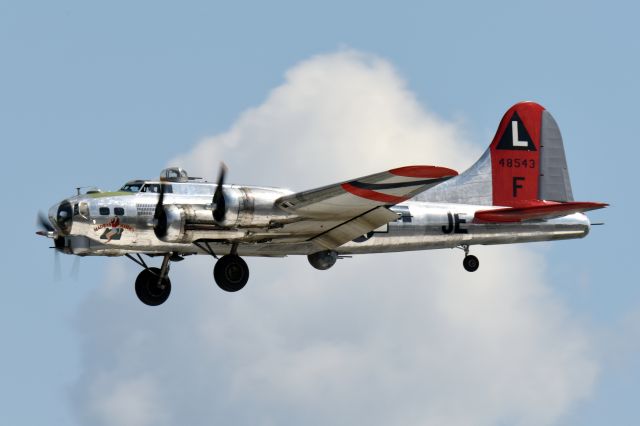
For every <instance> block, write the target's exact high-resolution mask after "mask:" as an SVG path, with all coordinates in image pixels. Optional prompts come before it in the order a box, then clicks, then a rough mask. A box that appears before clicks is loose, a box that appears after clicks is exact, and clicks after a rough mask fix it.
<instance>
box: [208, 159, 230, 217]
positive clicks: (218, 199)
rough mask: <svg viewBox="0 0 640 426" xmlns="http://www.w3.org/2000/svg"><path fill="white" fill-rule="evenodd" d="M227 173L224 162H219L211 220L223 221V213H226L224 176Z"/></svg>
mask: <svg viewBox="0 0 640 426" xmlns="http://www.w3.org/2000/svg"><path fill="white" fill-rule="evenodd" d="M226 174H227V166H225V164H224V163H220V173H219V174H218V185H217V186H216V191H215V192H214V193H213V200H211V203H212V204H215V208H214V209H213V220H215V221H216V222H218V223H220V222H223V221H224V217H225V214H226V213H227V203H226V201H225V198H224V188H223V185H224V177H225V175H226Z"/></svg>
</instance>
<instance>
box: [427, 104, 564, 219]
mask: <svg viewBox="0 0 640 426" xmlns="http://www.w3.org/2000/svg"><path fill="white" fill-rule="evenodd" d="M419 199H420V200H423V201H433V202H448V203H461V204H476V205H495V206H506V207H518V206H523V205H526V204H528V203H530V202H532V201H538V200H547V201H560V202H566V201H573V195H572V192H571V182H570V180H569V171H568V169H567V160H566V158H565V154H564V145H563V143H562V136H561V135H560V129H559V128H558V125H557V124H556V121H555V120H554V119H553V117H552V116H551V114H549V112H548V111H546V110H545V109H544V108H543V107H542V106H541V105H539V104H537V103H535V102H520V103H517V104H515V105H514V106H512V107H511V108H510V109H509V110H508V111H507V112H506V113H505V114H504V116H503V117H502V120H501V121H500V124H499V126H498V130H497V132H496V135H495V136H494V138H493V140H492V141H491V145H490V146H489V148H488V149H487V151H486V152H485V153H484V154H483V155H482V157H481V158H480V159H479V160H478V161H477V162H476V163H475V164H474V165H473V166H471V167H470V168H469V169H468V170H467V171H465V172H464V173H462V174H460V175H459V176H457V177H455V178H452V179H450V180H448V181H446V182H444V183H442V184H440V185H438V186H436V187H434V188H432V189H430V190H428V191H427V192H425V193H424V194H423V195H422V196H420V198H419Z"/></svg>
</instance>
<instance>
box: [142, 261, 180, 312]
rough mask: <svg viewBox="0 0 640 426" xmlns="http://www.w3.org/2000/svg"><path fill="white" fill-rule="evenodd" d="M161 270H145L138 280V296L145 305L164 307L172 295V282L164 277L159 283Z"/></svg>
mask: <svg viewBox="0 0 640 426" xmlns="http://www.w3.org/2000/svg"><path fill="white" fill-rule="evenodd" d="M159 277H160V269H158V268H149V269H143V270H142V272H140V274H139V275H138V278H136V295H137V296H138V299H140V301H141V302H142V303H144V304H145V305H149V306H158V305H162V304H163V303H164V302H166V301H167V299H168V298H169V294H171V280H169V277H164V278H163V279H162V280H161V281H160V282H159Z"/></svg>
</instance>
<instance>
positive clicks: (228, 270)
mask: <svg viewBox="0 0 640 426" xmlns="http://www.w3.org/2000/svg"><path fill="white" fill-rule="evenodd" d="M213 278H214V279H215V280H216V284H218V287H220V288H221V289H223V290H224V291H227V292H229V293H234V292H236V291H238V290H242V288H244V286H245V285H246V284H247V282H248V281H249V267H248V266H247V262H245V261H244V260H243V259H242V258H241V257H240V256H236V255H232V254H228V255H226V256H222V257H221V258H220V259H219V260H218V261H217V262H216V265H215V266H214V268H213Z"/></svg>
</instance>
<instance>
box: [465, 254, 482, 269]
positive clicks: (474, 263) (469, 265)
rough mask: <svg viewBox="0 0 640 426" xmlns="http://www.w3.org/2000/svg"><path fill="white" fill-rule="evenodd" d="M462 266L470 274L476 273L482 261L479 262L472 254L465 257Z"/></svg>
mask: <svg viewBox="0 0 640 426" xmlns="http://www.w3.org/2000/svg"><path fill="white" fill-rule="evenodd" d="M462 266H464V269H466V270H467V271H469V272H475V271H477V270H478V267H480V261H479V260H478V258H477V257H475V256H474V255H472V254H470V255H468V256H465V257H464V260H463V261H462Z"/></svg>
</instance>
